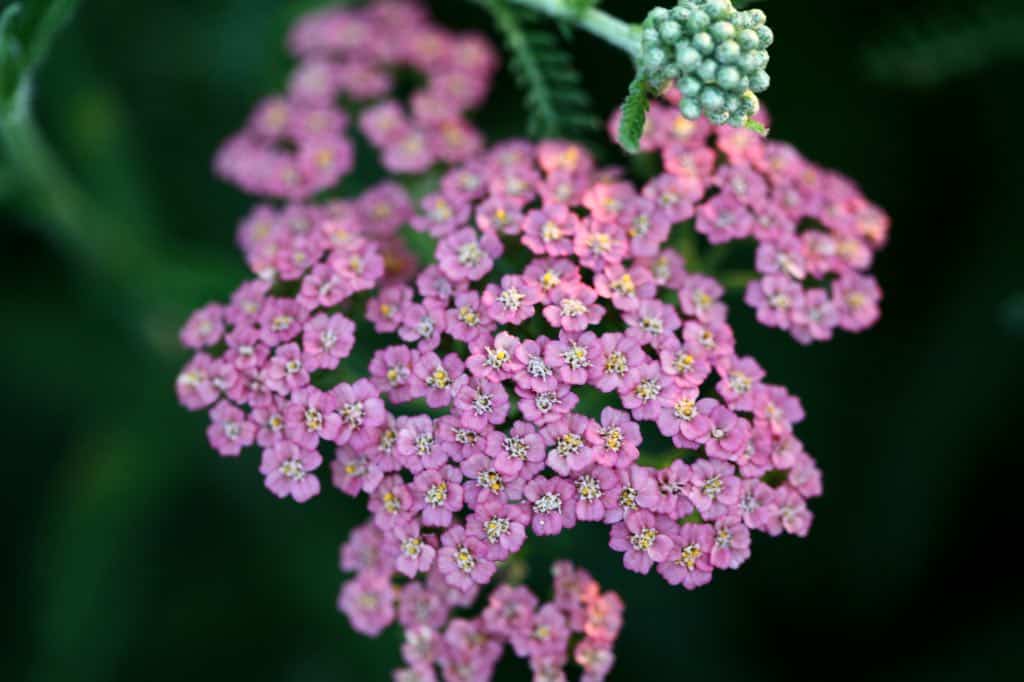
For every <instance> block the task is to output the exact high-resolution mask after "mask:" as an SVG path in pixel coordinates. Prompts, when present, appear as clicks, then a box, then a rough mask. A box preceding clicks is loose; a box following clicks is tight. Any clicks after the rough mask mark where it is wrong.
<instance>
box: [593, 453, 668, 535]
mask: <svg viewBox="0 0 1024 682" xmlns="http://www.w3.org/2000/svg"><path fill="white" fill-rule="evenodd" d="M616 473H617V475H618V478H619V480H618V482H617V483H616V484H615V485H614V486H613V487H612V489H611V492H610V494H611V497H612V498H613V499H614V501H615V504H614V505H612V506H608V507H607V508H606V509H605V515H604V522H605V523H608V524H612V523H618V522H619V521H621V520H622V519H623V518H624V517H625V516H626V515H627V514H629V513H630V512H634V511H636V510H637V509H650V510H655V509H657V507H658V505H659V504H660V503H661V493H660V492H659V488H658V481H657V479H656V478H655V477H654V476H653V475H652V472H651V470H649V469H648V468H646V467H640V466H636V465H633V466H631V467H629V468H627V469H616Z"/></svg>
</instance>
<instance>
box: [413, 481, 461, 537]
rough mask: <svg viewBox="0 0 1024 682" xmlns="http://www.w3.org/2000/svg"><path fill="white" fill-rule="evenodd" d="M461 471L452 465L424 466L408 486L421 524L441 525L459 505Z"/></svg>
mask: <svg viewBox="0 0 1024 682" xmlns="http://www.w3.org/2000/svg"><path fill="white" fill-rule="evenodd" d="M461 483H462V473H461V472H460V471H459V470H458V469H456V468H455V467H453V466H447V467H444V468H442V469H425V470H423V471H421V472H420V473H418V474H416V477H415V478H414V479H413V482H412V484H411V486H410V491H411V493H412V497H413V503H412V504H413V506H412V509H413V511H417V512H421V516H422V518H423V525H424V526H436V527H440V528H445V527H447V526H450V525H451V523H452V514H454V513H455V512H457V511H459V510H461V509H462V502H463V496H462V485H461Z"/></svg>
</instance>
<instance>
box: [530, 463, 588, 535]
mask: <svg viewBox="0 0 1024 682" xmlns="http://www.w3.org/2000/svg"><path fill="white" fill-rule="evenodd" d="M523 497H524V498H525V499H526V501H527V502H529V503H530V504H531V505H532V509H533V520H532V521H531V523H530V526H531V527H532V528H533V532H534V534H536V535H558V534H559V533H561V532H562V530H563V529H568V528H572V527H573V526H575V525H576V488H575V487H574V486H573V484H572V483H571V482H570V481H568V480H566V479H564V478H560V477H556V478H544V477H543V476H537V477H536V478H534V479H533V480H532V481H530V482H529V483H527V484H526V487H525V488H523Z"/></svg>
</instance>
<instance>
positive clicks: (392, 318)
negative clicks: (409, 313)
mask: <svg viewBox="0 0 1024 682" xmlns="http://www.w3.org/2000/svg"><path fill="white" fill-rule="evenodd" d="M412 295H413V294H412V288H411V287H408V286H390V287H385V288H384V289H382V290H381V292H380V293H379V294H377V295H376V296H374V297H372V298H371V299H370V300H369V301H367V302H366V320H367V322H372V323H373V328H374V330H375V331H376V332H377V333H379V334H384V333H386V332H393V331H396V330H397V329H398V328H399V327H400V326H401V324H402V321H403V320H404V318H405V312H406V310H407V309H408V307H409V304H410V303H412Z"/></svg>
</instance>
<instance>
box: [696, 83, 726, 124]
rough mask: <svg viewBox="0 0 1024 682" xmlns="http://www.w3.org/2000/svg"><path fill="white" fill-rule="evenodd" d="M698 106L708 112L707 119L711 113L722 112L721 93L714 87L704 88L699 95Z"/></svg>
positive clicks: (722, 101) (723, 102) (723, 99)
mask: <svg viewBox="0 0 1024 682" xmlns="http://www.w3.org/2000/svg"><path fill="white" fill-rule="evenodd" d="M700 105H701V106H702V107H703V108H704V111H706V112H708V114H709V118H710V113H711V112H713V111H722V110H724V109H725V98H724V97H722V91H721V90H719V89H718V88H715V87H709V88H704V90H703V92H701V93H700Z"/></svg>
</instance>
